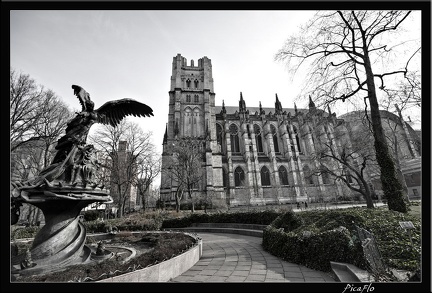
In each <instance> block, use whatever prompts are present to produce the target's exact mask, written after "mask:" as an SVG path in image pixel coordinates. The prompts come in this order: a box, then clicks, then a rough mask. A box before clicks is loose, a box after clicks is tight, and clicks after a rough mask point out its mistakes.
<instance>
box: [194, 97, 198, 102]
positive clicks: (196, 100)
mask: <svg viewBox="0 0 432 293" xmlns="http://www.w3.org/2000/svg"><path fill="white" fill-rule="evenodd" d="M194 102H195V103H198V102H199V96H198V95H195V96H194Z"/></svg>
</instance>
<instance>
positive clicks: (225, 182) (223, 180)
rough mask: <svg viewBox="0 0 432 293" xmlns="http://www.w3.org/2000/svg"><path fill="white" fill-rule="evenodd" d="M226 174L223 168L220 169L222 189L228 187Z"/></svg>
mask: <svg viewBox="0 0 432 293" xmlns="http://www.w3.org/2000/svg"><path fill="white" fill-rule="evenodd" d="M228 182H229V180H228V173H227V172H226V171H225V169H224V168H222V184H223V187H228Z"/></svg>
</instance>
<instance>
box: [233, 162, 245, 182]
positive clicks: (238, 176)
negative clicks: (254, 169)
mask: <svg viewBox="0 0 432 293" xmlns="http://www.w3.org/2000/svg"><path fill="white" fill-rule="evenodd" d="M234 181H235V186H244V185H245V173H244V171H243V169H242V168H241V167H240V166H239V167H237V168H236V169H235V171H234Z"/></svg>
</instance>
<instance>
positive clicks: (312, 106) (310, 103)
mask: <svg viewBox="0 0 432 293" xmlns="http://www.w3.org/2000/svg"><path fill="white" fill-rule="evenodd" d="M309 108H315V103H314V102H313V101H312V97H311V96H310V95H309Z"/></svg>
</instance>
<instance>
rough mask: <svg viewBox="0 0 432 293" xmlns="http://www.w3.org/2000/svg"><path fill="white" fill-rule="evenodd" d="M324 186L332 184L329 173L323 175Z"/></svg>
mask: <svg viewBox="0 0 432 293" xmlns="http://www.w3.org/2000/svg"><path fill="white" fill-rule="evenodd" d="M321 177H322V181H323V184H330V178H329V174H328V173H324V172H323V173H321Z"/></svg>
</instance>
